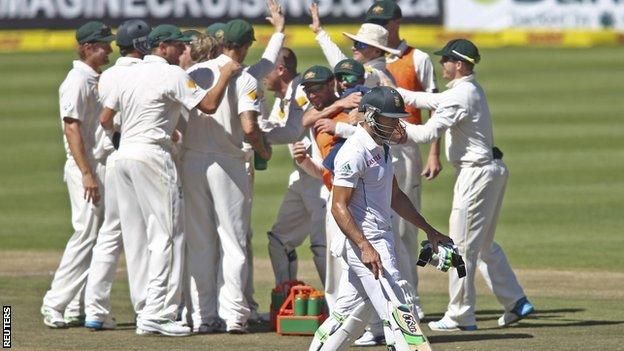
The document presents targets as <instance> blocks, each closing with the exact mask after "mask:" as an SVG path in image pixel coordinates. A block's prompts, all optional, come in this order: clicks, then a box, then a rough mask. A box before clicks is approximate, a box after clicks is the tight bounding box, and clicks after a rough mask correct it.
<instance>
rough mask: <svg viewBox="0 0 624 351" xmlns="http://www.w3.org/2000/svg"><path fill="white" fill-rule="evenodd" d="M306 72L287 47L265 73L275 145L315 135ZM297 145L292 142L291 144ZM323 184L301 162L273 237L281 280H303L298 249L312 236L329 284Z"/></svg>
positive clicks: (277, 281)
mask: <svg viewBox="0 0 624 351" xmlns="http://www.w3.org/2000/svg"><path fill="white" fill-rule="evenodd" d="M301 79H302V78H301V75H299V74H298V73H297V56H296V55H295V53H294V52H293V51H292V50H291V49H289V48H282V49H281V50H280V54H279V55H278V57H277V61H276V63H275V69H274V70H273V71H272V72H271V73H269V74H268V75H267V76H266V77H265V78H264V86H265V87H266V88H267V90H269V91H273V92H275V102H274V104H273V108H272V110H271V114H270V116H269V118H268V120H267V121H266V122H265V123H263V125H262V128H263V130H265V133H266V136H267V140H268V141H269V143H271V144H284V143H292V142H294V141H301V140H304V139H307V140H309V136H310V130H309V129H305V130H304V128H303V125H302V122H301V119H302V117H303V111H304V107H305V106H307V105H308V100H307V98H306V96H305V93H304V92H303V86H302V85H300V84H299V83H300V82H301ZM289 147H290V148H292V145H289ZM322 191H323V183H322V182H321V181H320V179H317V178H315V177H313V176H311V175H309V174H307V173H306V172H305V171H304V170H303V169H301V168H300V167H299V166H298V165H297V163H296V162H295V169H294V171H293V172H292V173H291V174H290V176H289V180H288V189H287V191H286V194H285V195H284V198H283V200H282V204H281V205H280V209H279V212H278V214H277V219H276V221H275V223H274V224H273V227H272V228H271V230H270V231H269V232H268V233H267V234H268V236H269V245H268V246H269V257H270V258H271V264H272V266H273V273H274V274H275V284H276V285H278V284H281V283H283V282H285V281H292V280H297V268H298V267H297V251H296V248H297V247H298V246H300V245H301V244H302V243H303V241H304V240H305V238H306V237H307V236H308V234H309V236H310V250H312V253H313V255H314V256H313V260H314V265H315V266H316V270H317V272H318V274H319V277H320V279H321V282H323V284H324V283H325V255H326V252H325V251H326V243H325V212H326V209H325V198H326V197H323V196H322V194H321V193H322Z"/></svg>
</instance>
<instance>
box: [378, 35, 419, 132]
mask: <svg viewBox="0 0 624 351" xmlns="http://www.w3.org/2000/svg"><path fill="white" fill-rule="evenodd" d="M413 51H414V48H413V47H411V46H408V47H407V51H406V52H405V53H404V54H403V56H401V58H399V59H398V60H396V61H394V62H391V63H386V69H387V70H388V71H390V73H392V76H393V77H394V80H395V81H396V84H397V86H398V87H400V88H404V89H407V90H412V91H424V90H425V89H423V87H422V85H421V84H420V79H419V78H418V73H416V67H415V66H414V58H413ZM405 110H406V111H407V112H408V113H409V114H410V115H411V116H410V117H407V118H404V119H403V120H404V121H405V122H408V123H411V124H421V123H422V118H421V116H420V109H418V108H415V107H413V106H405Z"/></svg>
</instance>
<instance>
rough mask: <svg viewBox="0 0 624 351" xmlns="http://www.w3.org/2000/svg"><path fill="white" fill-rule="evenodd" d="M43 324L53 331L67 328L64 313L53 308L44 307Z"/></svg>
mask: <svg viewBox="0 0 624 351" xmlns="http://www.w3.org/2000/svg"><path fill="white" fill-rule="evenodd" d="M41 314H42V315H43V324H45V325H47V326H48V327H50V328H53V329H60V328H67V323H65V319H64V318H63V313H61V312H60V311H57V310H55V309H53V308H51V307H47V306H42V307H41Z"/></svg>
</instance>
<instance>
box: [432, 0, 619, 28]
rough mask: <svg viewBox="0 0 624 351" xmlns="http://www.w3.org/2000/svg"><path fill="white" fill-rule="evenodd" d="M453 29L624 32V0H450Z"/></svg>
mask: <svg viewBox="0 0 624 351" xmlns="http://www.w3.org/2000/svg"><path fill="white" fill-rule="evenodd" d="M444 10H445V17H444V25H445V27H446V28H447V29H450V30H491V31H495V30H501V29H508V28H520V29H591V30H601V29H616V30H618V31H622V30H624V0H447V1H445V5H444Z"/></svg>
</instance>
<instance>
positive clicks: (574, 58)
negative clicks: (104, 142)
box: [0, 47, 624, 350]
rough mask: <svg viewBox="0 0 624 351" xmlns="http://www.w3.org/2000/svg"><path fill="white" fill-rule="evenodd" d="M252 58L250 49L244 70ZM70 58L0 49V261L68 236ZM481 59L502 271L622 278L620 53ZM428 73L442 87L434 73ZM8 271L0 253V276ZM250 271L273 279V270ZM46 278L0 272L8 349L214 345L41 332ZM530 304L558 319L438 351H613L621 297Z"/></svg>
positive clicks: (290, 345) (457, 341)
mask: <svg viewBox="0 0 624 351" xmlns="http://www.w3.org/2000/svg"><path fill="white" fill-rule="evenodd" d="M427 51H429V52H431V51H432V50H427ZM297 54H298V57H299V67H300V71H303V70H304V69H305V68H306V67H308V66H310V65H312V64H317V63H319V62H320V63H324V62H325V60H324V58H322V56H321V53H320V50H318V49H316V48H314V49H306V50H297ZM259 55H260V52H259V51H258V50H257V49H256V50H253V51H252V53H251V58H250V59H249V60H248V62H253V60H254V59H256V58H258V57H259ZM73 56H74V54H73V53H71V52H51V53H41V54H21V53H20V54H0V77H2V78H3V84H2V85H1V86H0V143H1V145H2V147H0V160H1V164H2V171H1V172H0V213H2V216H0V250H1V251H0V253H2V252H6V251H11V250H20V251H22V250H23V251H37V252H39V251H49V252H50V253H51V254H56V253H60V251H61V250H62V249H63V247H64V245H65V242H66V240H67V238H68V237H69V235H70V233H71V226H70V221H69V216H70V213H69V203H68V199H67V194H66V189H65V186H64V183H63V182H62V169H63V163H64V151H63V147H62V137H61V130H60V120H59V117H58V102H57V95H58V93H57V89H58V86H59V84H60V83H61V81H62V80H63V78H64V76H65V74H66V73H67V70H68V69H69V68H70V66H71V60H72V59H73ZM482 57H483V61H482V63H480V64H479V65H478V67H477V71H478V75H477V76H478V79H479V81H480V82H481V84H482V85H483V87H484V88H485V90H486V92H487V95H488V99H489V103H490V108H491V111H492V115H493V117H494V135H495V140H496V144H497V145H498V146H499V147H500V148H501V149H502V150H503V151H504V153H505V162H506V163H507V165H508V166H509V168H510V172H511V176H510V179H509V185H508V188H507V193H506V197H505V203H504V207H503V211H502V213H501V218H500V222H499V225H498V231H497V235H496V238H497V241H498V242H499V243H501V244H502V246H503V247H504V249H505V251H506V253H507V255H508V257H509V259H510V261H511V263H512V265H513V266H514V267H515V268H519V269H520V268H522V269H541V270H570V271H575V270H580V271H585V270H589V271H595V272H601V271H612V272H622V268H621V267H622V266H623V264H624V258H623V257H624V256H622V254H621V252H622V251H623V249H624V236H622V234H621V228H623V227H624V217H623V216H622V213H623V211H624V202H623V201H622V199H623V198H624V177H623V176H622V175H623V174H624V162H622V160H623V159H624V123H623V122H622V113H623V112H624V99H622V97H621V94H622V83H621V82H622V81H624V70H622V69H619V68H618V67H620V66H621V61H622V57H624V48H606V47H605V48H593V49H591V50H579V49H528V48H505V49H487V50H483V52H482ZM434 60H436V58H434ZM111 61H113V60H111ZM437 66H439V65H438V64H436V68H437ZM438 77H439V80H438V84H439V85H440V86H441V87H442V88H443V84H444V83H443V82H442V81H441V75H438ZM423 149H424V150H425V151H426V147H425V148H423ZM444 167H445V168H444V171H443V173H442V174H441V175H440V176H439V178H438V179H436V180H435V181H432V182H427V181H425V184H424V190H423V200H422V203H423V205H422V208H423V212H424V214H425V216H426V217H427V218H428V219H429V220H430V221H431V222H432V223H434V224H435V225H436V226H437V227H439V228H440V229H442V230H446V229H447V228H448V215H449V211H450V203H451V196H452V182H453V176H454V170H453V169H452V168H451V166H450V165H449V164H447V163H444ZM290 169H291V163H290V159H289V156H288V154H287V152H286V150H285V148H284V147H278V148H276V152H275V155H274V158H273V159H272V160H271V161H270V163H269V169H268V170H267V171H264V172H257V175H256V184H255V198H254V210H253V221H252V225H253V229H254V233H255V236H254V242H253V244H254V249H255V256H256V257H258V258H261V259H262V258H267V257H268V255H267V249H266V235H265V233H266V231H267V230H268V229H269V228H270V227H271V224H272V222H273V220H274V218H275V215H276V213H277V208H278V206H279V203H280V201H281V197H282V195H283V192H284V190H285V188H286V185H287V175H288V173H289V172H290ZM59 255H60V254H59ZM300 257H302V258H304V259H309V257H310V254H309V253H308V250H307V249H301V250H300ZM9 263H10V262H7V260H6V259H3V258H2V257H1V256H0V273H1V272H2V268H1V267H3V266H6V265H8V264H9ZM50 269H51V270H53V269H54V267H51V268H50ZM258 274H265V275H269V276H270V272H256V275H258ZM268 280H270V279H268ZM49 282H50V277H47V276H44V277H41V276H34V277H10V278H8V277H3V276H2V275H1V274H0V300H1V302H2V303H3V304H11V305H13V306H14V314H15V315H16V327H15V329H14V330H17V331H19V333H18V332H16V335H15V344H16V345H18V346H19V345H22V346H27V347H28V348H53V349H66V348H67V349H69V348H78V349H80V348H83V347H82V346H84V348H85V349H87V348H88V349H92V348H97V347H100V348H104V347H106V348H108V349H134V348H136V349H143V348H148V347H161V348H165V347H166V348H168V349H171V348H174V349H175V348H181V349H182V348H184V349H186V348H187V346H188V348H194V347H196V346H197V347H200V346H202V345H203V346H204V348H205V346H207V345H213V346H211V347H214V343H212V342H211V340H213V339H212V338H211V337H201V338H190V339H185V341H184V342H178V341H172V340H169V339H165V338H146V339H141V340H140V341H139V340H137V339H136V338H135V337H133V336H131V332H130V331H127V332H119V335H118V333H109V334H104V333H103V334H97V335H95V334H89V335H86V332H84V331H74V330H71V331H64V332H59V333H57V332H52V331H46V330H45V329H44V328H43V327H41V323H40V320H39V317H38V315H37V309H38V307H39V303H40V300H41V298H42V296H43V293H44V291H45V289H46V288H47V287H48V285H49ZM545 284H547V282H546V283H545ZM611 284H614V282H612V281H605V282H604V285H605V286H609V285H611ZM526 288H527V289H529V290H530V289H531V288H533V287H530V286H529V287H526ZM542 288H545V287H542ZM576 288H577V289H580V290H582V289H593V288H595V287H592V286H586V287H583V286H579V287H576ZM268 289H269V286H268V283H267V284H265V283H261V284H257V286H256V291H257V296H258V299H259V300H260V302H261V304H262V305H261V306H262V309H264V310H266V308H267V305H266V303H267V295H268ZM114 291H115V295H114V298H115V300H114V304H115V308H116V310H117V311H119V315H120V316H121V317H122V320H125V321H129V320H130V319H131V318H130V317H129V314H130V310H129V306H128V298H127V288H126V285H125V282H123V281H122V282H120V283H119V284H116V285H115V290H114ZM482 292H484V291H482ZM532 297H533V298H534V299H535V302H536V303H537V305H538V308H540V309H542V310H544V311H559V312H552V313H550V312H544V313H543V314H538V317H539V318H538V319H536V320H531V321H530V322H526V323H523V324H522V325H521V326H519V327H517V328H513V329H510V330H506V331H500V330H484V331H482V332H479V333H477V334H476V335H485V336H477V337H473V338H472V339H470V337H466V336H464V335H465V334H460V335H454V336H453V335H448V336H434V337H433V338H432V339H433V341H434V342H437V343H439V345H438V346H439V347H438V348H439V349H455V348H460V349H476V348H477V347H479V348H480V347H483V348H485V349H496V350H517V349H536V348H544V349H553V350H554V349H558V350H567V349H571V348H572V347H573V346H574V347H578V346H581V345H582V344H581V343H582V342H587V341H590V340H591V341H592V342H598V343H599V344H598V345H600V348H601V349H603V350H616V349H619V344H617V343H616V342H615V341H614V339H613V338H614V337H615V335H616V334H618V333H619V332H618V333H616V330H619V328H621V325H620V324H621V323H622V322H621V321H619V320H621V319H622V317H623V316H622V315H621V313H619V314H618V312H617V311H621V301H622V298H623V297H624V296H623V294H621V293H620V295H619V296H618V298H613V297H606V298H595V297H594V298H587V297H578V296H577V297H574V296H572V297H569V298H566V297H561V298H557V297H553V296H550V295H548V294H546V293H544V294H542V293H539V292H536V293H535V294H534V296H532ZM423 299H424V301H425V303H426V305H425V307H426V308H427V311H431V312H438V313H440V312H442V311H443V310H444V304H445V303H446V296H445V293H444V291H443V290H439V291H436V292H432V293H431V294H429V295H425V296H423ZM479 307H480V308H485V309H489V310H493V309H499V306H498V305H497V304H496V302H495V301H494V299H493V298H492V297H491V296H490V295H489V294H485V295H484V296H483V297H481V298H480V300H479ZM575 308H576V309H577V310H575ZM494 315H495V313H490V314H485V315H483V317H484V318H486V319H485V320H484V324H485V325H489V326H493V323H494V322H492V321H491V319H492V318H493V317H494ZM487 318H490V319H489V320H488V319H487ZM488 323H489V324H488ZM572 334H573V335H574V336H571V335H572ZM501 335H511V337H507V336H501ZM117 338H119V340H117V341H118V343H116V341H115V340H116V339H117ZM49 340H53V341H54V342H55V343H50V342H48V341H49ZM78 340H80V342H81V343H82V342H84V343H85V344H78ZM214 340H217V342H219V345H223V347H225V346H226V345H230V347H231V348H230V349H239V348H240V349H243V348H245V349H263V348H264V349H273V348H275V349H294V348H298V349H301V348H305V347H306V344H307V339H305V338H303V339H302V338H278V337H273V336H272V334H267V333H259V334H254V335H250V336H245V337H241V338H234V339H232V338H227V337H226V338H224V337H218V338H216V339H214ZM232 340H234V341H232ZM186 343H188V344H186ZM72 345H73V346H72ZM77 345H78V346H77ZM81 345H82V346H81ZM266 345H272V346H271V347H268V346H266ZM484 345H486V346H484ZM519 345H520V346H519ZM593 345H594V346H595V345H596V344H593ZM209 348H210V347H209ZM589 348H590V349H594V348H598V347H593V346H592V347H589Z"/></svg>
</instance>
